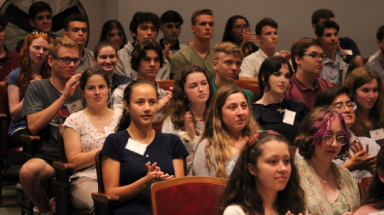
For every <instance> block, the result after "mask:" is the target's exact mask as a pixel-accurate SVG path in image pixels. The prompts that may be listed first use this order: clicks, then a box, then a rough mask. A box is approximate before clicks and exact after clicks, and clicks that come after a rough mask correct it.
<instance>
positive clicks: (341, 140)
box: [324, 135, 345, 146]
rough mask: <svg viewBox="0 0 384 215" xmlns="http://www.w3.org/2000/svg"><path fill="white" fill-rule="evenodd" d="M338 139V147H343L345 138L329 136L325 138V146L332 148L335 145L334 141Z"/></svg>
mask: <svg viewBox="0 0 384 215" xmlns="http://www.w3.org/2000/svg"><path fill="white" fill-rule="evenodd" d="M335 138H336V143H337V145H340V146H343V145H344V144H345V136H337V137H336V136H332V135H327V136H325V137H324V140H325V145H327V146H330V145H332V143H333V140H334V139H335Z"/></svg>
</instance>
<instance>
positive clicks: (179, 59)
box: [171, 51, 189, 74]
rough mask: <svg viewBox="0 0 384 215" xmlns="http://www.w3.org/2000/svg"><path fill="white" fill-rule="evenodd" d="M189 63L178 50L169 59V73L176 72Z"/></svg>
mask: <svg viewBox="0 0 384 215" xmlns="http://www.w3.org/2000/svg"><path fill="white" fill-rule="evenodd" d="M188 64H189V63H188V61H187V59H186V58H185V57H184V56H183V55H182V54H181V52H180V51H178V52H176V54H175V55H174V56H173V57H172V60H171V74H177V73H178V72H179V70H181V69H182V68H184V67H185V66H187V65H188Z"/></svg>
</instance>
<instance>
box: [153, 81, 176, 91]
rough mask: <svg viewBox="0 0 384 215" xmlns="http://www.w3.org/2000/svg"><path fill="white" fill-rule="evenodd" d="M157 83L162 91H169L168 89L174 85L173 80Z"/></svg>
mask: <svg viewBox="0 0 384 215" xmlns="http://www.w3.org/2000/svg"><path fill="white" fill-rule="evenodd" d="M157 83H158V84H159V86H160V87H161V88H162V89H163V90H169V88H170V87H173V85H175V80H166V81H157Z"/></svg>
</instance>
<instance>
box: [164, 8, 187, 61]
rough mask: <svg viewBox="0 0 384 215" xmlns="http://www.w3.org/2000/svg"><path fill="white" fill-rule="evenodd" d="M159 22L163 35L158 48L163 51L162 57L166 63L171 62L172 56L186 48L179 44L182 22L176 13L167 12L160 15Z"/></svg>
mask: <svg viewBox="0 0 384 215" xmlns="http://www.w3.org/2000/svg"><path fill="white" fill-rule="evenodd" d="M160 21H161V25H160V31H161V32H163V35H164V37H163V38H162V39H161V40H160V46H161V48H162V49H163V50H164V56H165V57H166V58H167V60H168V61H171V58H172V55H173V54H175V53H176V52H177V51H179V50H180V49H182V48H185V47H186V46H187V45H185V44H180V42H179V36H180V33H181V25H183V23H184V20H183V18H182V17H181V16H180V14H179V13H178V12H176V11H173V10H168V11H166V12H165V13H163V15H161V17H160ZM170 52H171V53H170Z"/></svg>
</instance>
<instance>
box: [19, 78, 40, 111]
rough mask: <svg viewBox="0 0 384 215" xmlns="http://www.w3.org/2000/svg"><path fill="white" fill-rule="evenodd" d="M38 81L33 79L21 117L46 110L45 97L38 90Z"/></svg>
mask: <svg viewBox="0 0 384 215" xmlns="http://www.w3.org/2000/svg"><path fill="white" fill-rule="evenodd" d="M37 82H38V81H33V82H32V83H31V84H30V85H29V86H28V88H27V90H26V92H25V96H24V105H23V109H22V111H21V117H25V116H27V115H28V114H34V113H37V112H40V111H42V110H44V106H43V98H42V97H41V94H40V93H39V92H38V87H37Z"/></svg>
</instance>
